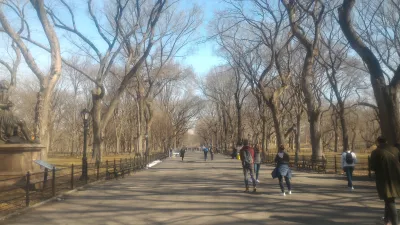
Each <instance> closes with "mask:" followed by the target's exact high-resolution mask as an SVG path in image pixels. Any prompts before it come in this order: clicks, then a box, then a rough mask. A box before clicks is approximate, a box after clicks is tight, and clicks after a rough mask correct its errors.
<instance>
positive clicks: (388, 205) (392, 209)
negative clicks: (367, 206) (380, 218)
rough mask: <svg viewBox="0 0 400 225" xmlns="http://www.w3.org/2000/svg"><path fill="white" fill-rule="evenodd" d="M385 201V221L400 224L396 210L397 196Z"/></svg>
mask: <svg viewBox="0 0 400 225" xmlns="http://www.w3.org/2000/svg"><path fill="white" fill-rule="evenodd" d="M384 201H385V215H384V217H385V222H389V221H390V222H392V224H396V225H397V224H399V218H398V215H397V210H396V203H395V198H386V199H384Z"/></svg>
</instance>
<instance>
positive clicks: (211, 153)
mask: <svg viewBox="0 0 400 225" xmlns="http://www.w3.org/2000/svg"><path fill="white" fill-rule="evenodd" d="M210 155H211V160H214V150H213V148H212V146H211V147H210Z"/></svg>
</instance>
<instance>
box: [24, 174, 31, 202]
mask: <svg viewBox="0 0 400 225" xmlns="http://www.w3.org/2000/svg"><path fill="white" fill-rule="evenodd" d="M30 187H31V173H30V172H29V171H28V172H27V173H26V188H25V205H26V207H28V206H29V203H30V198H29V189H30Z"/></svg>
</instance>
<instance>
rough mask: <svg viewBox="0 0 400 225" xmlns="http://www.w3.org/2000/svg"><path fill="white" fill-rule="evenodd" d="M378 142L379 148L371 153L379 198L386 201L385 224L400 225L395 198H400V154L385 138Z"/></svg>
mask: <svg viewBox="0 0 400 225" xmlns="http://www.w3.org/2000/svg"><path fill="white" fill-rule="evenodd" d="M377 142H378V143H377V144H378V147H377V148H376V149H375V150H374V151H372V153H371V161H370V163H371V170H372V171H375V175H376V189H377V191H378V195H379V198H380V199H383V200H384V201H385V216H384V219H385V224H389V221H390V222H391V223H392V224H398V217H397V211H396V203H395V198H397V197H399V196H400V153H399V150H398V149H397V148H395V147H394V146H390V145H389V144H387V143H386V139H385V138H384V137H379V138H378V139H377Z"/></svg>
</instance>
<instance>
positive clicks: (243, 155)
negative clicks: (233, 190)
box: [240, 139, 257, 192]
mask: <svg viewBox="0 0 400 225" xmlns="http://www.w3.org/2000/svg"><path fill="white" fill-rule="evenodd" d="M243 145H244V146H243V147H242V148H241V149H240V160H241V161H242V167H243V175H244V184H245V186H246V190H245V192H249V174H250V178H251V181H252V182H253V192H256V191H257V188H256V185H257V184H256V180H255V179H254V149H253V148H252V147H250V146H249V141H248V140H247V139H245V140H243Z"/></svg>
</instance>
